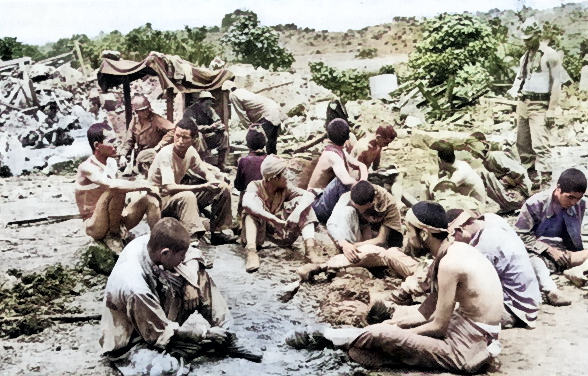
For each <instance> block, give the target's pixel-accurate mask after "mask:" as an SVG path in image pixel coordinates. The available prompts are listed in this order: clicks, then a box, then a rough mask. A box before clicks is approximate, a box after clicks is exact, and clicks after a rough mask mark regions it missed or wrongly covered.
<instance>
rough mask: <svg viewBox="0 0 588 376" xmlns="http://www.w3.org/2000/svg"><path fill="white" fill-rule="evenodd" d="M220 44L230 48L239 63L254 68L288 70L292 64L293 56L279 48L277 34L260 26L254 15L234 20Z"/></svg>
mask: <svg viewBox="0 0 588 376" xmlns="http://www.w3.org/2000/svg"><path fill="white" fill-rule="evenodd" d="M221 43H222V44H223V45H227V46H229V47H231V48H232V50H233V52H234V53H235V55H236V56H237V59H238V60H239V61H240V62H242V63H246V64H252V65H253V66H254V67H256V68H257V67H262V68H264V69H269V70H273V71H277V70H282V69H290V67H292V63H293V62H294V56H293V55H292V54H291V53H290V52H288V51H287V50H286V49H284V48H282V47H280V45H279V35H278V33H277V32H276V31H275V30H274V29H272V28H271V27H266V26H260V25H259V20H258V19H257V16H256V15H255V14H254V15H247V14H246V15H242V16H240V17H239V18H238V19H237V20H235V22H234V23H233V24H232V26H230V27H229V29H228V30H227V32H226V33H225V35H223V37H222V38H221Z"/></svg>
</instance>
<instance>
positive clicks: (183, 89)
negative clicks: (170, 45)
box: [98, 52, 234, 93]
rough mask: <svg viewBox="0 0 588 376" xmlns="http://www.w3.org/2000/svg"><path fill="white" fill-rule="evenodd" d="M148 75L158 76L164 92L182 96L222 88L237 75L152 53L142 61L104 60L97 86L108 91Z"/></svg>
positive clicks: (177, 57) (172, 56) (224, 70)
mask: <svg viewBox="0 0 588 376" xmlns="http://www.w3.org/2000/svg"><path fill="white" fill-rule="evenodd" d="M146 75H149V76H157V77H158V78H159V83H160V84H161V88H162V89H164V90H165V89H168V88H173V89H174V92H180V93H191V92H197V91H201V90H209V91H210V90H214V89H219V88H220V87H221V86H222V84H223V82H225V81H226V80H228V79H231V78H233V76H234V75H233V73H232V72H231V71H229V70H226V69H219V70H210V69H206V68H200V67H197V66H195V65H194V64H192V63H190V62H188V61H186V60H182V59H180V57H179V56H176V55H164V54H162V53H159V52H151V53H150V54H149V55H148V56H147V58H145V60H143V61H141V62H136V61H131V60H111V59H103V60H102V65H101V66H100V69H99V70H98V85H100V88H101V89H102V91H103V92H107V91H108V90H109V89H110V88H113V87H115V86H119V85H121V84H124V83H125V82H131V81H134V80H137V79H139V78H142V77H144V76H146Z"/></svg>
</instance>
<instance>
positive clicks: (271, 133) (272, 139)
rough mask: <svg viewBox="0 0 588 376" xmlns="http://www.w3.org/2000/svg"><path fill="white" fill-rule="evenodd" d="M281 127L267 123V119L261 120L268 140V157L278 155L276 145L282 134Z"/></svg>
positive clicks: (266, 145) (266, 146)
mask: <svg viewBox="0 0 588 376" xmlns="http://www.w3.org/2000/svg"><path fill="white" fill-rule="evenodd" d="M281 127H282V126H281V124H278V125H274V124H273V123H272V122H270V121H267V120H266V119H262V120H261V128H262V129H263V132H264V133H265V137H266V138H267V143H266V144H265V151H266V153H267V154H268V155H269V154H277V153H278V149H277V148H276V144H277V143H278V135H279V134H280V129H281Z"/></svg>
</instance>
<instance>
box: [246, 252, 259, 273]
mask: <svg viewBox="0 0 588 376" xmlns="http://www.w3.org/2000/svg"><path fill="white" fill-rule="evenodd" d="M257 269H259V256H258V255H257V251H256V250H255V248H252V249H249V250H248V252H247V262H246V263H245V271H246V272H247V273H253V272H255V271H257Z"/></svg>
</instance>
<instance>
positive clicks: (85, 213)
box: [75, 123, 160, 253]
mask: <svg viewBox="0 0 588 376" xmlns="http://www.w3.org/2000/svg"><path fill="white" fill-rule="evenodd" d="M88 142H89V143H90V147H91V148H92V156H90V157H89V158H88V159H86V160H85V161H84V162H82V164H80V166H79V167H78V172H77V175H76V184H75V195H76V203H77V205H78V208H79V210H80V214H81V216H82V219H83V220H84V225H85V227H86V234H88V235H89V236H91V237H92V238H93V239H94V240H103V241H104V243H106V245H107V246H108V247H109V248H110V249H111V250H112V251H114V252H116V253H120V251H122V248H123V244H122V239H121V236H124V235H125V234H124V233H125V232H126V230H128V229H132V228H133V227H135V226H137V225H138V224H139V222H141V219H143V217H144V216H146V219H147V224H148V225H149V227H153V225H154V224H155V223H156V222H157V221H158V220H159V218H160V213H159V196H158V189H157V188H156V187H155V186H153V185H151V184H146V183H135V182H130V181H127V180H123V179H117V173H118V166H117V164H116V160H115V159H114V158H115V157H116V148H117V144H118V138H117V137H116V134H115V133H114V131H113V130H112V128H110V126H108V125H107V124H105V123H96V124H93V125H92V126H90V128H88ZM134 191H146V192H147V193H148V194H147V195H144V196H142V197H140V198H136V199H134V200H132V201H131V202H130V203H129V204H128V205H127V206H126V208H125V197H126V194H127V193H128V192H134Z"/></svg>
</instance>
